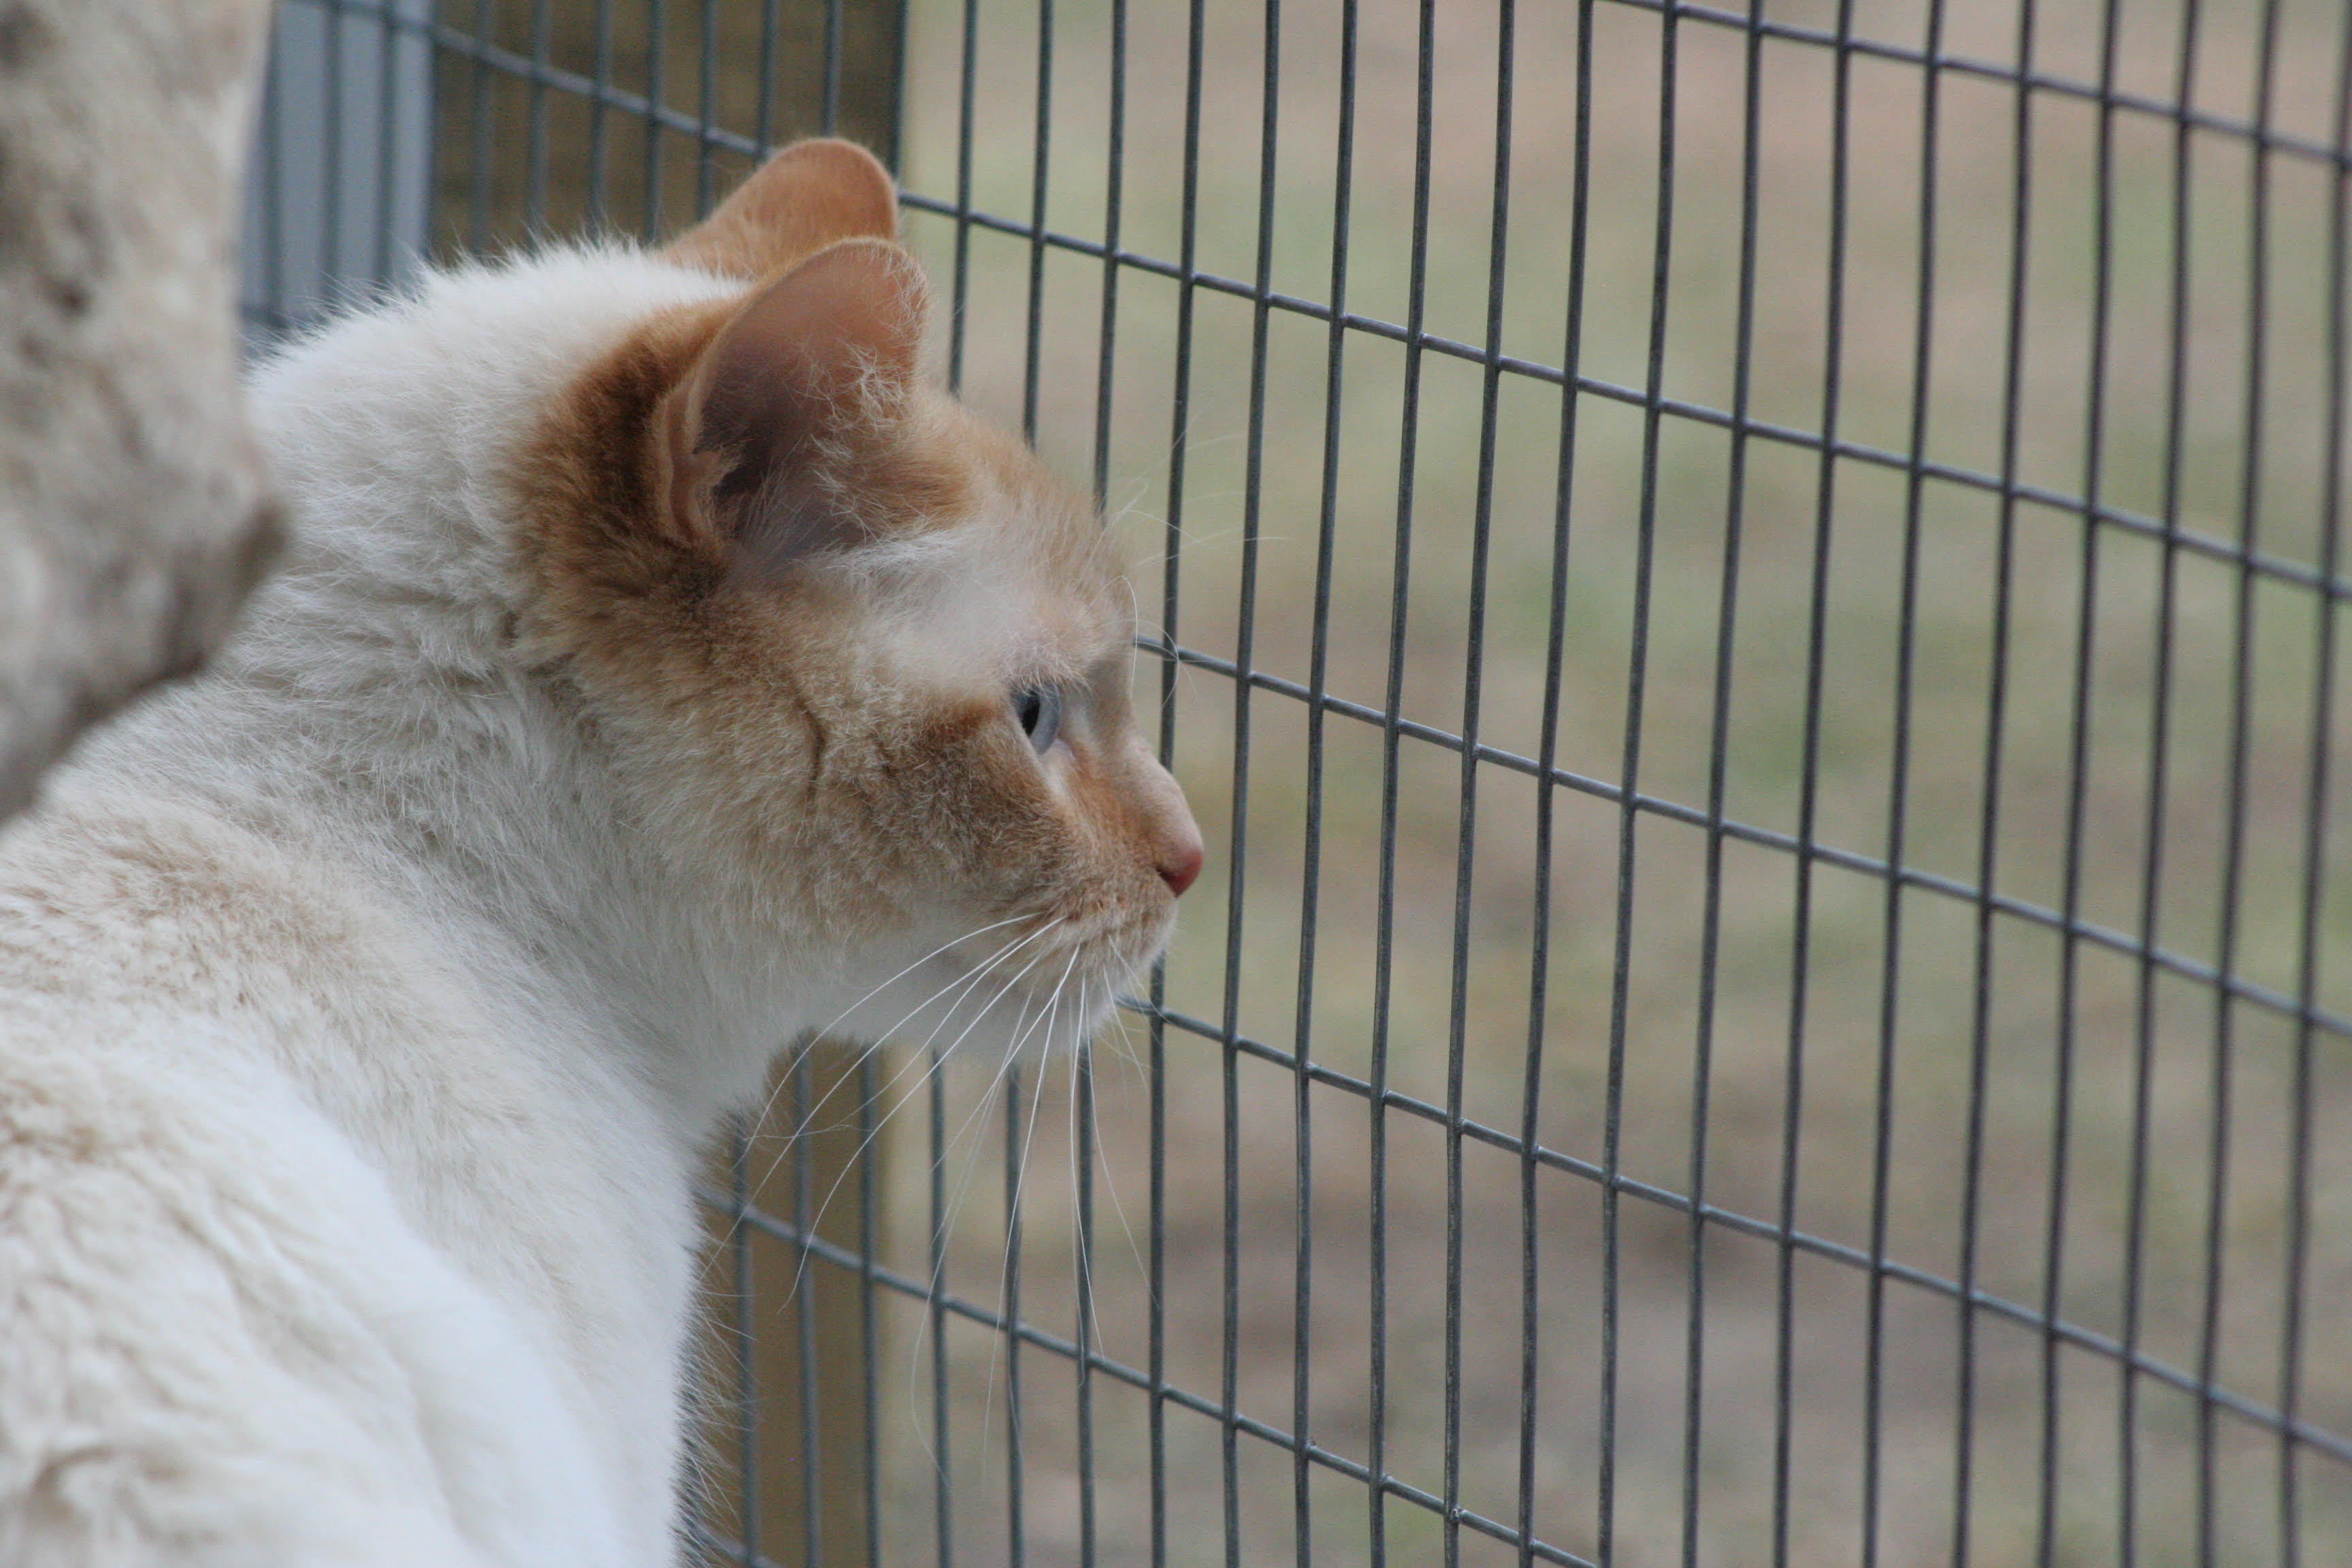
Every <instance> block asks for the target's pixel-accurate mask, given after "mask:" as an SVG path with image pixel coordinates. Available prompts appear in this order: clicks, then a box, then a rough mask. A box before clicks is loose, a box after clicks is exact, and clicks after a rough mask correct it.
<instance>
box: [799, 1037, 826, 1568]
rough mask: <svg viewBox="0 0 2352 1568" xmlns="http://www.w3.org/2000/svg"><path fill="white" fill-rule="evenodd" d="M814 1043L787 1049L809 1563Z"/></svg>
mask: <svg viewBox="0 0 2352 1568" xmlns="http://www.w3.org/2000/svg"><path fill="white" fill-rule="evenodd" d="M815 1047H816V1042H815V1041H814V1039H807V1040H803V1041H801V1042H800V1043H799V1045H797V1046H796V1047H793V1065H792V1075H793V1237H794V1238H795V1243H794V1245H795V1246H796V1247H798V1249H799V1251H800V1257H799V1258H795V1259H794V1260H793V1279H797V1280H799V1281H800V1289H799V1290H798V1292H797V1293H796V1294H797V1300H795V1301H794V1302H793V1321H794V1324H795V1325H796V1326H797V1327H798V1329H799V1330H800V1361H801V1389H800V1394H801V1399H800V1405H801V1543H802V1547H801V1549H802V1553H803V1555H802V1558H801V1561H802V1562H803V1563H809V1564H811V1565H812V1568H814V1564H815V1563H820V1562H822V1561H823V1560H824V1490H823V1489H821V1488H820V1487H819V1486H818V1485H817V1480H818V1477H819V1473H820V1472H821V1471H822V1470H823V1468H824V1463H823V1459H822V1456H823V1453H824V1445H823V1444H822V1443H821V1442H820V1441H819V1438H818V1431H817V1393H816V1378H817V1364H816V1291H817V1282H816V1276H815V1274H814V1272H813V1269H812V1258H813V1256H814V1255H813V1254H812V1252H811V1250H810V1247H809V1237H811V1236H812V1235H814V1226H815V1224H816V1216H815V1215H814V1212H813V1211H812V1208H811V1205H810V1203H809V1141H810V1138H811V1136H812V1133H811V1131H810V1125H809V1124H810V1121H811V1119H812V1116H813V1115H814V1111H813V1109H812V1107H811V1106H810V1104H809V1081H808V1060H809V1053H810V1052H811V1051H812V1050H814V1048H815Z"/></svg>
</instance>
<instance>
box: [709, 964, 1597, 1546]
mask: <svg viewBox="0 0 2352 1568" xmlns="http://www.w3.org/2000/svg"><path fill="white" fill-rule="evenodd" d="M1120 1001H1121V1003H1122V1005H1128V1006H1129V1007H1130V1008H1132V1009H1134V1010H1136V1011H1148V1008H1146V1007H1145V1006H1144V1005H1141V1004H1134V1003H1129V1002H1128V1001H1127V999H1126V998H1124V997H1122V998H1120ZM1168 1021H1169V1022H1171V1023H1173V1024H1175V1025H1177V1026H1178V1027H1180V1028H1185V1029H1192V1028H1193V1025H1192V1022H1191V1021H1189V1020H1186V1019H1184V1018H1183V1017H1182V1016H1181V1015H1178V1014H1173V1013H1171V1014H1169V1015H1168ZM1212 1038H1222V1036H1220V1035H1213V1036H1212ZM1244 1050H1245V1051H1247V1050H1248V1047H1247V1046H1246V1045H1244ZM1250 1054H1253V1055H1256V1054H1263V1047H1262V1048H1261V1050H1260V1051H1257V1052H1251V1053H1250ZM1318 1070H1319V1069H1315V1068H1309V1069H1308V1073H1309V1076H1310V1077H1312V1076H1314V1075H1315V1073H1316V1072H1317V1071H1318ZM1440 1114H1441V1115H1442V1114H1443V1113H1442V1112H1441V1113H1440ZM694 1195H695V1196H696V1197H697V1198H698V1199H699V1200H700V1201H701V1202H702V1203H704V1204H706V1205H709V1206H711V1207H714V1208H717V1209H719V1210H720V1211H721V1212H723V1213H725V1214H727V1215H730V1216H732V1215H735V1214H736V1212H737V1210H736V1206H735V1200H734V1199H733V1198H732V1197H730V1195H728V1194H725V1193H722V1192H719V1190H718V1189H717V1188H715V1187H710V1186H707V1185H705V1184H702V1183H699V1182H698V1183H696V1184H695V1186H694ZM741 1217H742V1220H743V1223H744V1224H746V1225H749V1226H751V1228H752V1229H754V1230H757V1231H759V1232H761V1234H762V1235H765V1236H769V1237H773V1238H774V1239H776V1240H778V1241H781V1242H782V1243H784V1244H785V1245H787V1246H789V1247H794V1248H805V1249H806V1250H807V1252H808V1255H809V1256H810V1257H812V1258H822V1259H823V1260H824V1261H825V1262H827V1263H830V1264H832V1265H834V1266H835V1268H848V1269H855V1270H857V1271H858V1272H859V1274H860V1276H861V1278H862V1277H863V1276H864V1274H865V1273H866V1272H868V1271H869V1270H870V1272H871V1273H872V1275H873V1277H874V1281H875V1283H876V1284H877V1285H887V1286H888V1287H889V1288H890V1289H893V1290H896V1291H898V1293H899V1294H900V1295H902V1296H908V1297H911V1298H913V1299H914V1300H919V1301H922V1302H925V1303H927V1304H930V1305H935V1306H938V1307H940V1308H943V1309H945V1310H948V1311H950V1312H952V1313H954V1314H955V1315H956V1316H958V1317H960V1318H963V1319H965V1320H967V1321H971V1322H974V1323H978V1324H980V1325H981V1326H982V1328H985V1329H988V1330H990V1331H992V1332H995V1333H1000V1334H1006V1335H1010V1336H1012V1337H1013V1338H1015V1339H1018V1340H1019V1341H1020V1342H1022V1343H1024V1344H1027V1345H1034V1346H1035V1347H1037V1348H1038V1349H1039V1350H1043V1351H1046V1352H1051V1353H1052V1354H1055V1355H1058V1356H1062V1357H1064V1358H1066V1359H1067V1360H1069V1361H1072V1362H1076V1361H1078V1360H1080V1359H1083V1360H1084V1361H1085V1362H1086V1364H1087V1367H1088V1368H1089V1369H1091V1370H1092V1371H1095V1372H1098V1373H1102V1374H1104V1375H1105V1376H1107V1377H1109V1378H1111V1379H1113V1380H1114V1381H1116V1382H1119V1383H1123V1384H1127V1385H1128V1386H1129V1388H1133V1389H1136V1390H1139V1392H1142V1393H1145V1394H1151V1393H1153V1392H1154V1390H1153V1388H1152V1384H1151V1378H1150V1374H1149V1373H1145V1372H1141V1371H1139V1370H1138V1369H1137V1368H1135V1367H1131V1366H1129V1365H1128V1364H1127V1363H1125V1362H1122V1361H1118V1360H1116V1359H1114V1358H1113V1357H1110V1356H1107V1355H1105V1354H1103V1353H1102V1352H1099V1351H1095V1350H1087V1351H1085V1352H1081V1351H1080V1349H1079V1347H1078V1345H1077V1342H1076V1341H1074V1340H1066V1339H1064V1338H1063V1337H1062V1336H1060V1335H1059V1334H1055V1333H1050V1332H1048V1331H1045V1330H1044V1329H1041V1328H1038V1327H1037V1326H1036V1325H1035V1324H1034V1323H1029V1322H1020V1321H1008V1320H1007V1319H1005V1318H1004V1317H1003V1315H1001V1314H999V1313H996V1312H992V1311H991V1310H988V1309H987V1308H986V1307H983V1306H982V1305H980V1303H978V1302H976V1301H971V1300H965V1299H964V1298H962V1297H961V1296H957V1295H955V1294H953V1293H952V1292H949V1291H944V1290H933V1289H931V1288H930V1286H929V1284H928V1283H927V1282H925V1281H923V1280H920V1279H915V1278H914V1277H913V1276H911V1275H908V1274H902V1273H900V1272H899V1271H898V1270H897V1269H895V1268H889V1267H887V1265H884V1264H880V1263H876V1262H874V1261H872V1260H871V1259H869V1258H865V1257H863V1256H861V1255H860V1254H859V1253H858V1251H857V1249H856V1248H855V1247H843V1246H841V1245H840V1244H839V1243H837V1242H834V1241H829V1240H827V1239H826V1238H825V1237H823V1236H820V1235H808V1236H803V1234H802V1233H801V1231H800V1230H799V1228H798V1227H796V1226H793V1223H792V1222H791V1221H790V1220H785V1219H779V1218H777V1217H776V1216H775V1215H772V1214H769V1213H768V1212H766V1211H765V1210H763V1209H760V1208H745V1209H743V1210H742V1211H741ZM1157 1392H1158V1395H1159V1397H1160V1398H1161V1399H1164V1400H1166V1401H1167V1402H1168V1403H1170V1404H1171V1405H1180V1406H1181V1407H1182V1408H1184V1409H1186V1410H1190V1411H1192V1413H1193V1414H1194V1415H1205V1416H1207V1417H1208V1418H1209V1419H1211V1420H1213V1421H1218V1422H1224V1421H1230V1422H1232V1424H1233V1426H1234V1430H1236V1431H1238V1432H1241V1433H1244V1434H1245V1435H1246V1436H1252V1437H1255V1438H1257V1439H1258V1440H1259V1441H1261V1442H1264V1443H1267V1444H1270V1445H1271V1446H1273V1447H1276V1448H1279V1449H1281V1450H1282V1451H1283V1452H1285V1453H1288V1454H1297V1453H1303V1454H1305V1455H1306V1456H1307V1458H1308V1459H1309V1460H1311V1461H1312V1462H1314V1463H1316V1464H1318V1465H1321V1466H1322V1467H1323V1468H1326V1469H1328V1470H1333V1471H1336V1472H1338V1473H1339V1474H1340V1475H1343V1476H1345V1477H1347V1478H1348V1479H1349V1480H1353V1481H1361V1482H1363V1483H1365V1484H1366V1485H1370V1484H1372V1480H1373V1478H1372V1473H1371V1471H1370V1469H1368V1468H1366V1467H1364V1466H1363V1465H1361V1464H1360V1463H1358V1462H1357V1461H1356V1460H1354V1459H1350V1458H1348V1457H1347V1456H1346V1455H1345V1454H1340V1453H1335V1452H1333V1451H1332V1450H1331V1449H1329V1448H1326V1447H1323V1446H1322V1445H1320V1444H1318V1443H1314V1442H1307V1443H1303V1444H1302V1443H1301V1442H1299V1440H1298V1439H1297V1438H1296V1437H1294V1436H1291V1435H1290V1434H1289V1433H1287V1432H1286V1431H1284V1430H1283V1429H1282V1428H1281V1427H1279V1426H1274V1425H1273V1424H1272V1423H1270V1422H1265V1421H1261V1420H1259V1419H1257V1418H1256V1417H1255V1416H1253V1415H1243V1414H1242V1413H1241V1412H1240V1411H1239V1410H1237V1409H1235V1410H1229V1409H1227V1408H1226V1407H1225V1406H1224V1405H1222V1404H1220V1403H1219V1402H1218V1401H1216V1400H1213V1399H1211V1398H1208V1397H1207V1396H1206V1395H1203V1394H1193V1393H1191V1392H1189V1391H1188V1390H1185V1389H1181V1388H1178V1387H1176V1386H1175V1385H1174V1384H1164V1385H1163V1386H1162V1387H1161V1388H1160V1389H1159V1390H1158V1391H1157ZM1379 1486H1380V1489H1381V1491H1383V1492H1385V1493H1387V1494H1388V1495H1389V1496H1391V1497H1394V1498H1401V1499H1402V1500H1404V1501H1406V1502H1410V1503H1413V1504H1416V1505H1418V1506H1420V1507H1422V1508H1424V1509H1427V1510H1429V1511H1430V1512H1432V1513H1433V1514H1436V1515H1438V1516H1439V1517H1440V1518H1445V1519H1452V1520H1454V1521H1457V1522H1459V1523H1460V1524H1461V1525H1462V1526H1464V1527H1465V1529H1469V1530H1475V1531H1477V1532H1478V1533H1479V1534H1481V1535H1484V1536H1486V1537H1487V1538H1489V1539H1490V1540H1494V1541H1499V1542H1503V1543H1504V1544H1505V1545H1507V1546H1524V1547H1525V1548H1526V1549H1527V1550H1528V1551H1529V1552H1532V1553H1533V1554H1534V1555H1536V1556H1537V1557H1538V1558H1541V1559H1542V1560H1543V1561H1544V1562H1546V1563H1558V1564H1559V1565H1560V1568H1599V1565H1598V1564H1596V1563H1593V1562H1591V1560H1590V1559H1588V1558H1583V1557H1579V1556H1577V1555H1576V1554H1575V1553H1574V1552H1569V1551H1566V1550H1564V1549H1562V1548H1560V1547H1558V1546H1554V1545H1552V1544H1550V1543H1549V1542H1544V1541H1525V1540H1523V1539H1522V1538H1521V1537H1520V1535H1519V1533H1518V1531H1515V1530H1513V1529H1512V1528H1511V1527H1510V1526H1509V1525H1507V1524H1504V1523H1502V1522H1501V1521H1497V1520H1493V1519H1489V1518H1487V1517H1486V1515H1485V1514H1483V1513H1479V1512H1476V1511H1475V1510H1471V1509H1466V1508H1460V1507H1456V1508H1454V1509H1451V1510H1449V1509H1447V1508H1446V1506H1445V1500H1444V1498H1441V1497H1439V1496H1438V1495H1437V1494H1436V1493H1435V1492H1431V1491H1423V1489H1421V1488H1419V1487H1417V1486H1414V1485H1413V1484H1412V1483H1411V1482H1410V1481H1405V1480H1402V1479H1398V1478H1397V1477H1395V1476H1393V1475H1383V1476H1381V1478H1380V1479H1379ZM736 1551H737V1552H738V1553H740V1551H741V1548H740V1547H738V1548H736ZM738 1561H740V1555H739V1557H738Z"/></svg>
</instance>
